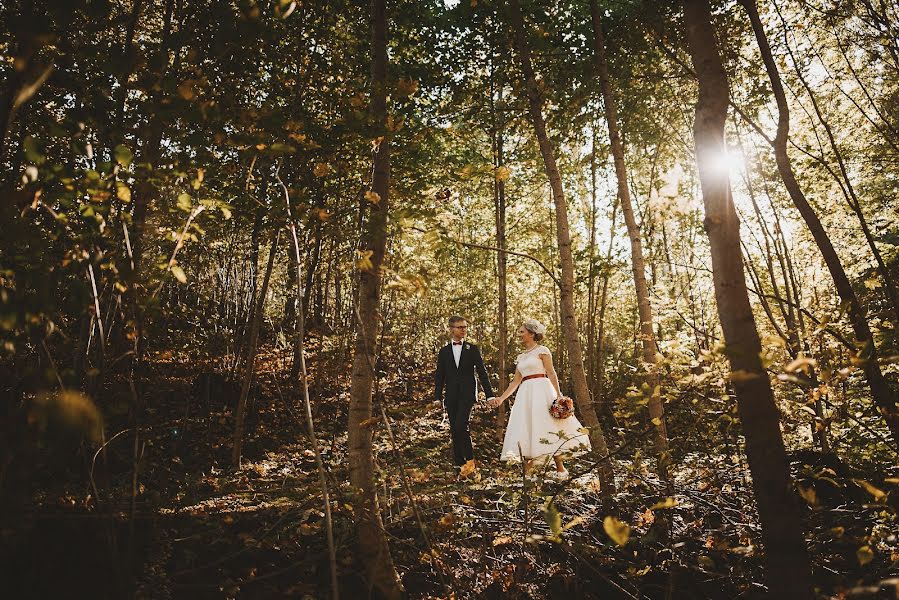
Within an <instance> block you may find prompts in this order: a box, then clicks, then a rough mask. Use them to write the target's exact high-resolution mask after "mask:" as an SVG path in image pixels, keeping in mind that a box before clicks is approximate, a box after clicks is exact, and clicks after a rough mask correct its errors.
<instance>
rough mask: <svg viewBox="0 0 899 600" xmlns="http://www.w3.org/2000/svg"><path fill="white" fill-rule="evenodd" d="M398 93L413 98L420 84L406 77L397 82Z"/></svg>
mask: <svg viewBox="0 0 899 600" xmlns="http://www.w3.org/2000/svg"><path fill="white" fill-rule="evenodd" d="M396 91H397V94H398V95H400V96H411V95H412V94H414V93H415V92H417V91H418V82H417V81H415V80H414V79H409V78H406V77H403V78H401V79H400V80H399V81H397V82H396Z"/></svg>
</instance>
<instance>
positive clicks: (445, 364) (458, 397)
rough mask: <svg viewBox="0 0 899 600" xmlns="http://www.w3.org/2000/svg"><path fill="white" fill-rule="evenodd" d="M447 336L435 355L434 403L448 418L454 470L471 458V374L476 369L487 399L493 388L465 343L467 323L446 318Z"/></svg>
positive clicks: (474, 348) (476, 353)
mask: <svg viewBox="0 0 899 600" xmlns="http://www.w3.org/2000/svg"><path fill="white" fill-rule="evenodd" d="M449 333H450V337H451V340H450V343H448V344H447V345H445V346H444V347H442V348H441V349H440V352H439V353H438V354H437V373H436V376H435V383H436V386H435V387H436V389H435V392H436V401H437V402H441V401H442V402H443V406H444V407H445V408H446V414H447V416H448V417H449V422H450V433H451V434H452V440H453V462H455V464H456V466H457V467H461V466H462V465H464V464H465V463H466V462H468V461H469V460H472V459H474V451H473V450H472V447H471V434H470V433H469V431H468V420H469V418H470V417H471V409H472V407H474V404H475V402H476V401H477V382H476V381H475V371H476V370H477V375H478V377H479V378H480V380H481V386H482V387H483V388H484V393H485V394H486V395H487V398H492V397H493V388H492V387H490V378H489V377H488V376H487V369H486V368H484V359H483V358H481V350H480V349H479V348H478V347H477V346H475V345H474V344H472V343H470V342H466V341H465V336H466V334H467V333H468V321H467V320H466V319H465V318H464V317H459V316H454V317H450V320H449ZM444 391H445V392H446V395H445V396H444Z"/></svg>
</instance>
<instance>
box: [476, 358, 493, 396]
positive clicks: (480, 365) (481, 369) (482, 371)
mask: <svg viewBox="0 0 899 600" xmlns="http://www.w3.org/2000/svg"><path fill="white" fill-rule="evenodd" d="M474 366H475V369H476V370H477V372H478V377H479V378H480V380H481V387H482V388H484V393H485V394H487V397H488V398H492V397H493V386H491V385H490V376H489V375H487V368H486V367H485V366H484V358H483V357H482V356H481V349H480V348H478V347H477V346H475V356H474Z"/></svg>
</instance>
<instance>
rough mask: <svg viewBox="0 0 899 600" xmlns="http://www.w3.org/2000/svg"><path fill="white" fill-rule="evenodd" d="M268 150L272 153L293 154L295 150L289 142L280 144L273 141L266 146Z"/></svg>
mask: <svg viewBox="0 0 899 600" xmlns="http://www.w3.org/2000/svg"><path fill="white" fill-rule="evenodd" d="M268 149H269V151H270V152H272V153H274V154H293V153H294V152H296V151H297V149H296V148H294V147H293V146H291V145H290V144H281V143H275V144H272V145H271V146H269V147H268Z"/></svg>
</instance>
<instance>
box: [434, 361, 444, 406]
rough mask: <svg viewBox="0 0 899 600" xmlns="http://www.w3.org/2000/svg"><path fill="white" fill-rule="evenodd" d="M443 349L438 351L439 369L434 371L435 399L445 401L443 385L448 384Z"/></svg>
mask: <svg viewBox="0 0 899 600" xmlns="http://www.w3.org/2000/svg"><path fill="white" fill-rule="evenodd" d="M442 354H443V349H441V350H440V351H439V352H437V371H436V372H435V373H434V400H435V401H436V402H443V387H444V386H445V385H446V369H445V368H444V366H443V363H444V362H446V361H444V360H443V356H442Z"/></svg>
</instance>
